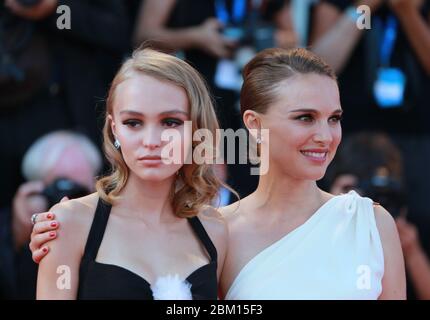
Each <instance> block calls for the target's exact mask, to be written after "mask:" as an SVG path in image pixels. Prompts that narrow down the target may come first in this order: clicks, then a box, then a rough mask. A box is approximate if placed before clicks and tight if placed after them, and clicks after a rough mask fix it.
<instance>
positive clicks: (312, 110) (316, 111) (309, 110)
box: [289, 108, 343, 114]
mask: <svg viewBox="0 0 430 320" xmlns="http://www.w3.org/2000/svg"><path fill="white" fill-rule="evenodd" d="M293 112H309V113H317V114H318V113H320V112H319V111H318V110H315V109H306V108H302V109H295V110H291V111H290V112H289V113H293ZM334 113H343V110H342V109H337V110H335V111H333V112H332V114H334Z"/></svg>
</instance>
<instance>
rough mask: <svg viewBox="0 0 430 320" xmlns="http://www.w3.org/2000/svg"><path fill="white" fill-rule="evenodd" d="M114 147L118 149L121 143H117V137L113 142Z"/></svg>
mask: <svg viewBox="0 0 430 320" xmlns="http://www.w3.org/2000/svg"><path fill="white" fill-rule="evenodd" d="M113 145H114V147H115V148H117V149H119V148H120V147H121V143H119V141H118V139H115V142H114V143H113Z"/></svg>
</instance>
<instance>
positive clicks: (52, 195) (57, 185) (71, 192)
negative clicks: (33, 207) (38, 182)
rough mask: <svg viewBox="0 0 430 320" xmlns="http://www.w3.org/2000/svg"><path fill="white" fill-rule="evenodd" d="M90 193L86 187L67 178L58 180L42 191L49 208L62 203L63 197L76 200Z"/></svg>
mask: <svg viewBox="0 0 430 320" xmlns="http://www.w3.org/2000/svg"><path fill="white" fill-rule="evenodd" d="M89 193H90V191H89V190H88V189H87V188H86V187H84V186H82V185H80V184H79V183H76V182H75V181H73V180H70V179H67V178H58V179H56V180H55V181H54V182H52V183H51V184H50V185H48V186H47V187H46V188H45V189H44V190H43V191H42V195H43V196H44V197H45V198H46V199H47V201H48V206H49V208H50V207H52V206H53V205H55V204H56V203H58V202H60V200H61V199H62V198H63V197H68V198H69V199H74V198H80V197H84V196H86V195H88V194H89Z"/></svg>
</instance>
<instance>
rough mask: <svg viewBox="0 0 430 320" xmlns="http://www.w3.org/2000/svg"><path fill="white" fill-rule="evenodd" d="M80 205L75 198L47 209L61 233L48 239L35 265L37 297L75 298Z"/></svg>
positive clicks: (79, 253) (81, 239) (80, 243)
mask: <svg viewBox="0 0 430 320" xmlns="http://www.w3.org/2000/svg"><path fill="white" fill-rule="evenodd" d="M79 211H81V208H80V205H79V204H78V203H77V202H76V200H72V201H68V202H64V203H60V204H57V205H55V206H54V207H53V208H52V209H51V210H50V212H52V213H53V214H55V216H56V221H58V224H61V226H62V227H61V236H59V237H58V238H56V239H55V240H53V241H51V243H50V253H49V255H47V256H46V257H45V258H44V259H43V260H42V261H41V262H40V264H39V272H38V277H37V299H49V300H54V299H55V300H57V299H60V300H66V299H67V300H68V299H76V298H77V292H78V284H79V266H80V262H81V258H82V253H83V247H84V241H85V240H84V239H85V237H84V230H86V231H87V230H88V227H85V226H84V223H83V219H82V216H81V214H80V212H79Z"/></svg>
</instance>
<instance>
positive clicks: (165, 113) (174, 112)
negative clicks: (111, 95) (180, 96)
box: [119, 109, 189, 116]
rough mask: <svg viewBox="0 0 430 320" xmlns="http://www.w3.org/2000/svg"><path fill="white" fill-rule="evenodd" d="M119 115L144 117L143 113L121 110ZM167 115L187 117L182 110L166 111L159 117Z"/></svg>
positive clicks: (186, 113)
mask: <svg viewBox="0 0 430 320" xmlns="http://www.w3.org/2000/svg"><path fill="white" fill-rule="evenodd" d="M119 114H129V115H135V116H144V114H143V113H141V112H138V111H134V110H122V111H121V112H120V113H119ZM168 114H183V115H185V116H188V115H189V114H188V112H185V111H182V110H177V109H175V110H168V111H163V112H161V113H160V115H161V116H164V115H168Z"/></svg>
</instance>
